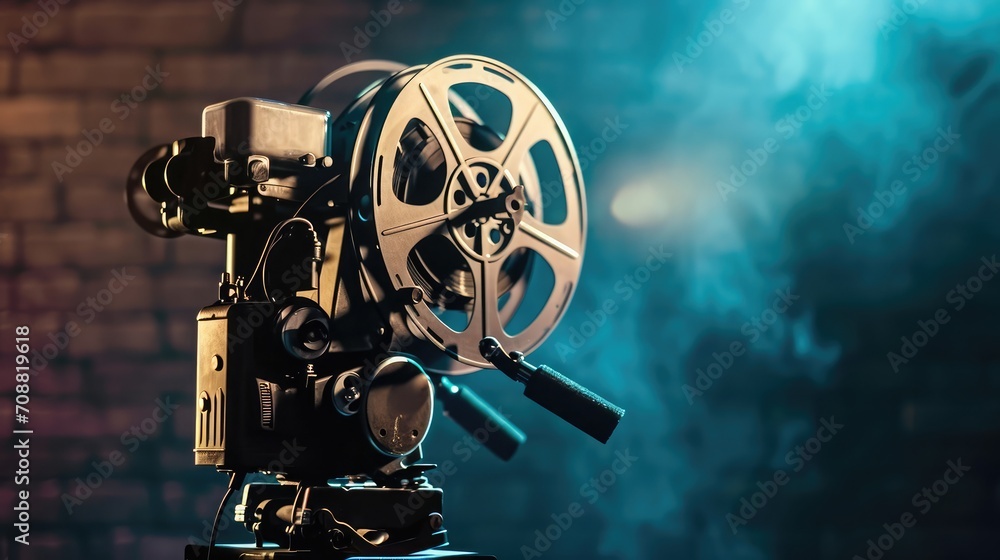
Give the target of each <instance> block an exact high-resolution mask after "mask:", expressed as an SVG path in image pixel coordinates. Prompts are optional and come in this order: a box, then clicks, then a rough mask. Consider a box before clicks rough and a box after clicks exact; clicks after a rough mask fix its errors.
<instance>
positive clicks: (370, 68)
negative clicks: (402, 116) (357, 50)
mask: <svg viewBox="0 0 1000 560" xmlns="http://www.w3.org/2000/svg"><path fill="white" fill-rule="evenodd" d="M406 68H407V66H406V65H405V64H403V63H400V62H394V61H392V60H362V61H360V62H355V63H353V64H348V65H346V66H341V67H340V68H337V69H336V70H334V71H333V72H330V73H329V74H327V75H326V76H324V77H323V79H322V80H320V81H319V83H317V84H316V85H314V86H313V87H312V89H310V90H309V91H307V92H305V93H303V94H302V97H301V98H299V102H298V104H299V105H308V104H309V102H310V101H312V99H313V97H316V96H317V95H318V94H320V93H322V92H323V90H325V89H326V88H328V87H330V86H331V85H332V84H333V83H334V82H336V81H337V80H339V79H341V78H345V77H347V76H350V75H351V74H359V73H361V72H385V73H387V74H395V73H396V72H399V71H401V70H406Z"/></svg>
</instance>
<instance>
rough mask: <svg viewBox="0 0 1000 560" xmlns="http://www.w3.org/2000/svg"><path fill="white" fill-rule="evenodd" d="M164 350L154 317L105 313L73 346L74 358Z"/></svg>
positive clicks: (87, 328)
mask: <svg viewBox="0 0 1000 560" xmlns="http://www.w3.org/2000/svg"><path fill="white" fill-rule="evenodd" d="M159 350H160V328H159V325H158V324H157V322H156V319H155V318H154V317H153V316H152V315H151V314H141V315H125V316H123V315H122V314H120V313H112V312H111V311H105V312H103V313H99V314H98V315H97V320H95V321H94V322H93V323H90V324H89V325H84V324H81V326H80V334H79V335H78V336H77V337H76V338H75V339H74V340H73V341H72V342H71V343H70V345H69V348H68V351H69V355H70V356H72V357H82V356H99V355H102V354H105V353H108V352H127V353H133V354H154V353H156V352H158V351H159Z"/></svg>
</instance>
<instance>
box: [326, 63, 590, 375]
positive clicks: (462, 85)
mask: <svg viewBox="0 0 1000 560" xmlns="http://www.w3.org/2000/svg"><path fill="white" fill-rule="evenodd" d="M463 90H464V91H472V92H473V94H471V96H469V95H466V96H464V97H463V94H462V91H463ZM479 101H490V102H491V104H492V105H493V106H494V107H499V109H494V110H491V111H484V110H482V109H481V108H477V107H472V106H471V105H472V103H470V102H475V104H476V105H479V104H480V103H479ZM362 107H363V108H364V116H363V118H361V119H360V122H359V123H358V125H357V140H356V143H355V145H354V146H353V150H352V152H353V154H352V163H351V181H352V188H351V191H352V200H353V206H354V208H353V211H352V213H351V224H352V231H353V232H354V237H355V240H356V244H357V248H358V253H359V257H360V260H361V264H362V279H363V281H364V283H365V285H366V287H367V289H368V290H369V292H370V294H371V296H372V299H373V300H375V301H377V302H380V303H382V304H384V305H385V306H387V309H386V311H387V312H388V313H389V314H393V313H395V314H396V315H397V316H398V317H401V318H402V319H403V323H404V324H405V327H404V328H407V329H409V330H410V331H411V332H412V333H413V334H414V335H416V336H417V337H419V338H420V339H422V340H424V341H426V343H428V344H429V345H430V348H429V350H434V351H433V352H425V351H422V350H421V349H420V348H417V349H416V351H414V349H406V351H409V352H411V353H414V354H416V355H418V356H419V357H420V358H421V359H423V360H425V361H426V363H427V364H428V367H429V369H433V370H437V371H442V372H446V373H460V371H456V370H455V369H454V368H452V367H448V365H447V364H442V363H441V361H440V360H436V359H435V357H438V356H441V352H443V353H444V354H445V355H447V356H450V357H451V358H453V359H454V360H457V361H458V362H461V363H462V364H465V365H467V366H472V367H474V368H487V367H492V365H491V364H490V363H489V362H488V361H486V360H484V359H483V357H482V355H481V354H480V351H479V343H480V341H481V340H482V339H483V338H484V337H487V336H492V337H494V338H496V339H497V340H499V341H500V342H501V343H502V344H504V345H505V346H507V347H509V348H515V349H518V350H520V351H522V352H525V353H527V352H530V351H531V350H533V349H535V348H537V347H538V346H539V345H540V344H541V343H542V342H543V341H544V340H545V338H546V337H547V336H548V334H549V333H550V332H551V330H552V328H553V327H554V326H555V325H556V324H557V322H558V321H559V319H560V318H561V317H562V314H563V313H564V311H565V309H566V306H567V305H568V303H569V301H570V299H571V297H572V294H573V291H574V289H575V287H576V284H577V281H578V278H579V275H580V266H581V264H582V258H583V249H584V242H585V235H586V205H585V200H584V188H583V181H582V177H581V174H580V168H579V163H578V161H577V158H576V154H575V153H574V151H573V148H572V144H571V142H570V140H569V136H568V134H567V132H566V129H565V126H564V125H563V123H562V121H561V120H560V118H559V116H558V115H557V114H556V113H555V111H554V110H553V108H552V107H551V105H550V104H549V102H548V101H547V100H546V99H545V97H544V96H543V95H542V94H541V92H539V91H538V89H537V88H536V87H535V86H534V85H533V84H532V83H531V82H529V81H528V80H527V79H526V78H524V77H523V76H521V75H520V74H518V73H517V72H516V71H514V70H513V69H511V68H509V67H507V66H506V65H503V64H501V63H499V62H497V61H494V60H491V59H489V58H485V57H479V56H455V57H450V58H446V59H443V60H440V61H438V62H435V63H433V64H429V65H427V66H422V67H413V68H409V69H407V70H404V71H401V72H399V73H397V74H395V75H393V76H391V77H389V78H388V79H386V80H385V81H383V82H381V83H380V84H378V85H377V86H376V87H375V88H372V89H370V90H369V91H368V92H365V93H364V94H362V96H359V101H358V102H357V103H356V104H355V106H354V107H353V108H348V110H347V111H345V114H358V113H359V112H360V108H362ZM539 285H542V286H543V287H542V288H538V286H539ZM404 315H405V317H402V316H404ZM394 328H397V325H394Z"/></svg>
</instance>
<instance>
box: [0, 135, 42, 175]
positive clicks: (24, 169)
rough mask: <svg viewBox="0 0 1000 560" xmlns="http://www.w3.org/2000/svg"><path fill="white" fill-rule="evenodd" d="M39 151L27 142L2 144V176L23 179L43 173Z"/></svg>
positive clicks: (0, 172) (0, 148)
mask: <svg viewBox="0 0 1000 560" xmlns="http://www.w3.org/2000/svg"><path fill="white" fill-rule="evenodd" d="M45 171H47V170H44V169H43V167H42V165H41V164H40V162H39V150H38V149H37V147H36V146H33V145H31V144H29V143H27V142H7V143H4V144H0V176H3V177H22V176H24V175H35V174H40V173H43V172H45Z"/></svg>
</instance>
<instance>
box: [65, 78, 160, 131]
mask: <svg viewBox="0 0 1000 560" xmlns="http://www.w3.org/2000/svg"><path fill="white" fill-rule="evenodd" d="M122 91H123V92H127V91H128V90H124V89H123V90H122ZM120 101H121V100H120V99H118V98H117V97H114V96H105V97H96V98H90V99H88V100H86V101H85V102H83V103H82V107H81V109H80V110H81V116H80V122H81V123H83V126H84V127H86V128H87V130H91V131H97V130H98V129H99V128H100V127H101V122H102V121H103V120H104V119H108V120H109V121H110V124H107V123H105V124H104V128H105V129H110V130H111V132H107V133H104V132H103V131H101V133H102V134H103V135H104V136H105V138H104V140H107V139H108V138H114V139H115V140H118V141H123V140H135V139H137V138H139V136H140V135H141V134H142V133H143V131H144V130H145V128H146V123H147V122H148V121H149V105H150V103H152V102H153V100H152V99H148V98H147V99H146V100H144V101H143V102H141V103H133V105H135V106H134V107H132V106H130V105H128V104H126V103H124V102H120ZM96 133H97V132H95V134H96Z"/></svg>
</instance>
